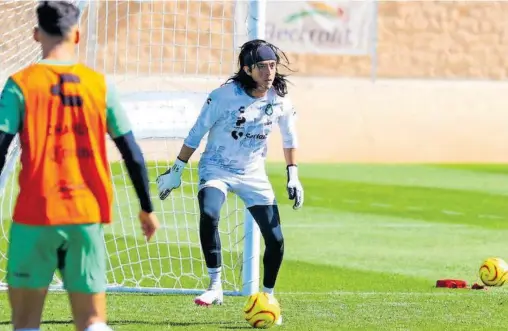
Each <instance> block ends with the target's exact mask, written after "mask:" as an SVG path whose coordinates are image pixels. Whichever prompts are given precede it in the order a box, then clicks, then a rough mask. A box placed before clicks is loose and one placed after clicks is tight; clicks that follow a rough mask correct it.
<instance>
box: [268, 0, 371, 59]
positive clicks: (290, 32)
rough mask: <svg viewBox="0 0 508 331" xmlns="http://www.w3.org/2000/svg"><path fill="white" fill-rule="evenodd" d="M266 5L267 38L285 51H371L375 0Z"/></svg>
mask: <svg viewBox="0 0 508 331" xmlns="http://www.w3.org/2000/svg"><path fill="white" fill-rule="evenodd" d="M267 5H268V7H269V9H268V11H267V19H266V39H267V40H268V41H270V42H273V43H275V44H277V45H278V46H279V47H280V48H282V49H284V50H286V51H289V52H297V53H323V54H324V53H335V54H346V53H348V52H354V53H355V54H368V52H369V51H370V48H369V44H370V43H371V42H372V39H373V38H372V36H371V35H372V31H373V30H372V28H371V27H372V24H374V17H375V16H374V15H375V10H374V9H375V3H374V1H368V0H364V1H354V0H348V1H346V0H341V1H312V0H311V1H288V2H285V1H284V2H282V1H281V2H278V1H277V2H274V3H271V2H268V3H267ZM270 6H271V7H270Z"/></svg>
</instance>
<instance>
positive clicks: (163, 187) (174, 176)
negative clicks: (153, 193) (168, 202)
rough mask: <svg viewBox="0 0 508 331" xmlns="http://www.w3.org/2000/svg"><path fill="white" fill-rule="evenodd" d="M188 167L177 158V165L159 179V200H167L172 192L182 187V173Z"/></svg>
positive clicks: (157, 180)
mask: <svg viewBox="0 0 508 331" xmlns="http://www.w3.org/2000/svg"><path fill="white" fill-rule="evenodd" d="M186 165H187V163H186V162H183V161H182V160H180V159H179V158H177V159H176V161H175V164H173V166H172V167H171V168H169V169H168V170H167V171H166V172H165V173H163V174H162V175H160V176H159V177H157V179H156V183H157V189H158V190H159V198H160V199H161V200H164V199H166V198H167V197H168V195H169V193H171V191H173V190H174V189H175V188H179V187H180V184H181V183H182V172H183V169H184V168H185V166H186Z"/></svg>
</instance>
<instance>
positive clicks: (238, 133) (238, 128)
mask: <svg viewBox="0 0 508 331" xmlns="http://www.w3.org/2000/svg"><path fill="white" fill-rule="evenodd" d="M238 113H239V114H238V115H237V117H236V123H235V128H234V130H233V131H231V137H233V139H234V140H238V139H239V138H242V137H243V134H244V133H243V125H244V124H245V122H247V119H246V118H245V116H244V114H245V107H243V106H242V107H240V108H239V109H238Z"/></svg>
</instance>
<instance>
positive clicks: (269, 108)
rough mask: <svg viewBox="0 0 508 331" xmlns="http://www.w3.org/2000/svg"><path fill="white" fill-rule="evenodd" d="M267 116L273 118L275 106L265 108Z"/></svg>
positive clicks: (269, 105) (270, 105)
mask: <svg viewBox="0 0 508 331" xmlns="http://www.w3.org/2000/svg"><path fill="white" fill-rule="evenodd" d="M265 114H266V115H268V116H271V115H272V114H273V106H272V104H271V103H269V104H268V105H267V106H266V108H265Z"/></svg>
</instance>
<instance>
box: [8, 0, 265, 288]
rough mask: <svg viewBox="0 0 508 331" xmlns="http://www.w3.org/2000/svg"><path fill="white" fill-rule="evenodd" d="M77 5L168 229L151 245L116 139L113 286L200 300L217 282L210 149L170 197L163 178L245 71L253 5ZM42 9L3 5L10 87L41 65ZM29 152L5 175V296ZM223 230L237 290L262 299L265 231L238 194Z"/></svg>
mask: <svg viewBox="0 0 508 331" xmlns="http://www.w3.org/2000/svg"><path fill="white" fill-rule="evenodd" d="M74 2H75V3H77V4H78V5H79V6H80V8H81V9H82V17H81V21H80V25H81V42H80V45H79V47H78V54H79V58H80V60H81V61H82V62H84V63H86V64H88V65H89V66H91V67H93V68H95V69H96V70H98V71H101V72H104V73H106V75H107V76H108V79H109V80H110V81H112V82H114V83H115V84H116V86H117V88H118V89H119V91H120V92H121V95H122V102H123V104H124V106H125V108H126V110H127V113H128V115H129V117H130V119H131V122H132V125H133V130H134V133H135V135H136V138H137V139H138V142H139V144H140V146H141V148H142V150H143V153H144V156H145V159H146V161H147V166H148V171H149V177H150V182H151V183H150V184H151V193H152V196H153V201H154V205H155V210H156V213H157V215H158V217H159V220H160V222H161V225H162V228H161V230H160V231H159V233H158V234H157V236H156V237H155V238H154V239H152V241H151V242H150V243H147V242H146V241H145V240H144V239H143V236H142V233H141V230H140V225H139V221H138V218H137V215H138V212H139V203H138V200H137V198H136V195H135V191H134V188H133V186H132V184H131V181H130V178H129V176H128V173H127V171H126V168H125V166H124V163H123V161H122V160H121V156H120V155H119V153H118V151H117V150H116V148H115V147H114V144H112V143H111V141H109V145H108V153H109V158H110V163H111V175H112V179H113V182H114V198H115V205H114V222H113V224H112V225H111V226H108V227H107V229H106V233H105V237H104V242H105V245H106V247H107V251H108V257H107V259H108V270H107V279H108V285H109V290H110V291H125V292H151V293H158V292H161V293H189V294H191V293H199V292H201V291H203V290H204V289H205V288H206V287H207V286H208V275H207V269H206V265H205V263H204V259H203V254H202V251H201V247H200V241H199V207H198V203H197V199H196V196H197V171H196V165H197V161H198V160H199V154H200V153H199V150H198V151H196V153H195V156H194V157H193V158H192V159H191V161H190V163H189V166H188V167H187V168H186V170H185V173H184V175H183V181H182V186H181V187H180V188H179V189H177V190H175V191H173V192H172V194H171V195H170V196H169V197H168V198H167V199H166V200H164V201H160V200H159V198H158V197H157V189H156V185H155V178H156V177H157V175H158V174H161V173H162V172H164V171H165V170H166V169H167V168H168V167H169V166H170V165H171V163H172V162H173V160H174V159H175V157H176V155H177V153H178V151H179V148H180V146H181V144H182V141H183V138H184V137H185V136H186V134H187V133H188V130H189V128H190V126H191V125H192V124H193V123H194V121H195V119H196V116H197V114H198V113H199V110H200V108H201V106H202V104H203V102H204V101H205V100H206V97H207V94H208V92H210V91H211V90H212V89H214V88H216V87H218V86H219V85H220V84H221V83H223V82H224V81H225V79H226V78H227V76H229V75H231V74H232V73H233V71H235V70H237V67H236V66H237V62H236V58H237V55H238V54H237V49H238V46H239V45H235V38H234V37H235V34H238V33H242V34H243V35H242V36H241V37H242V38H243V37H245V40H246V38H247V37H248V36H247V32H246V31H247V30H246V28H245V27H241V28H239V26H241V25H245V24H247V22H248V17H247V16H248V15H247V13H248V8H247V9H246V7H245V5H241V6H238V4H236V3H235V2H234V1H230V0H223V1H184V0H177V1H133V0H129V1H118V0H117V1H89V0H86V1H74ZM37 3H38V1H2V2H0V19H1V21H2V22H3V23H2V24H3V26H4V28H3V29H2V32H0V33H1V35H2V38H1V41H0V53H1V58H2V69H0V75H1V76H0V81H1V82H2V85H3V83H4V82H5V80H6V79H7V78H8V76H9V75H10V74H12V73H14V72H15V71H17V70H19V69H21V68H23V67H24V66H26V65H28V64H30V63H33V62H35V61H37V60H39V59H40V56H41V54H40V51H39V45H37V44H36V43H35V42H34V41H33V40H32V29H33V27H34V26H35V25H36V17H35V8H36V6H37ZM247 6H248V5H247ZM240 7H241V8H242V9H241V11H240ZM240 31H242V32H240ZM237 39H238V38H237ZM205 139H206V138H205ZM204 143H205V141H203V142H202V144H201V146H204ZM19 152H20V151H19V144H18V143H17V142H16V143H14V144H13V146H12V148H11V151H10V154H9V157H8V161H7V165H6V167H5V169H4V171H3V173H2V175H1V177H0V189H1V210H0V212H1V220H2V223H1V233H2V236H3V238H4V239H5V240H2V241H1V244H0V287H3V288H5V285H6V284H5V281H6V279H5V276H6V274H5V270H6V263H7V254H6V252H7V243H8V233H9V227H10V224H11V222H12V219H11V216H12V211H13V207H14V203H15V201H16V197H17V193H18V186H17V170H18V167H19V162H18V157H19ZM246 216H247V217H246ZM219 227H220V236H221V241H222V249H223V280H224V289H225V291H226V294H229V295H235V294H244V295H245V294H249V293H252V292H253V291H257V287H258V281H259V280H258V278H259V277H258V272H259V271H258V267H259V232H258V229H257V227H256V226H255V225H254V222H253V221H252V218H251V217H250V215H249V214H248V213H246V211H245V207H244V205H243V203H242V202H241V201H240V200H238V199H237V198H236V196H229V197H228V199H227V202H226V203H225V205H224V207H223V209H222V212H221V220H220V225H219ZM61 285H62V284H61V281H60V278H59V275H58V274H55V277H54V282H53V284H52V288H54V289H61Z"/></svg>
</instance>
